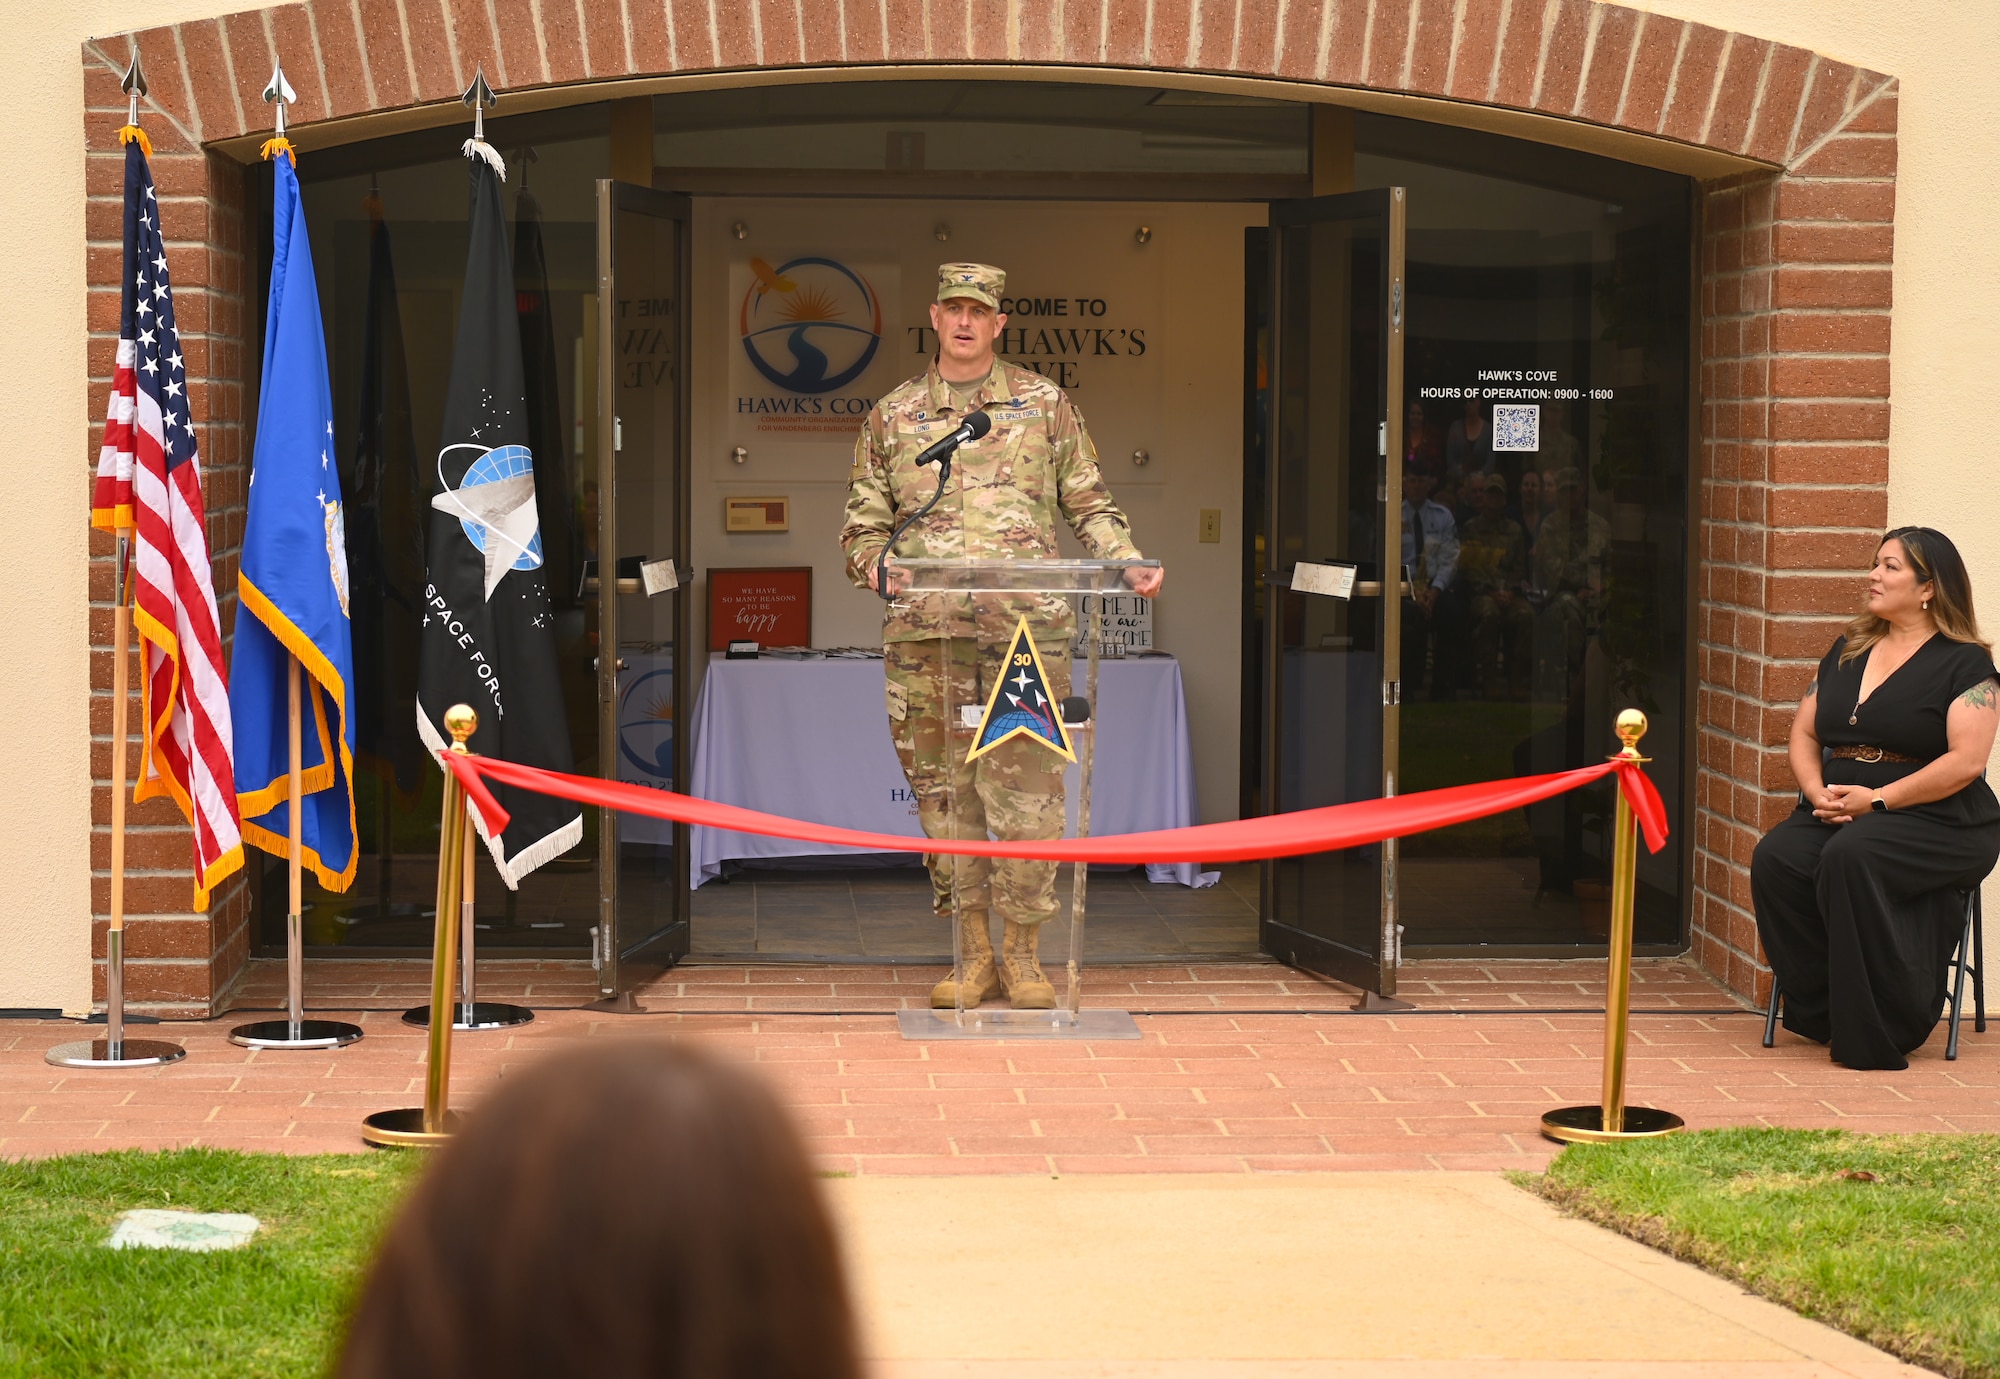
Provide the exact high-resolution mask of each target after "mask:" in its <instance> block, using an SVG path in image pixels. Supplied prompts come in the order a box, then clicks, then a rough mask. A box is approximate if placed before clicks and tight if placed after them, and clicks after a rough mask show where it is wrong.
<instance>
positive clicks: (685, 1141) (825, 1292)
mask: <svg viewBox="0 0 2000 1379" xmlns="http://www.w3.org/2000/svg"><path fill="white" fill-rule="evenodd" d="M859 1373H860V1366H859V1362H858V1361H857V1359H856V1357H855V1336H854V1327H853V1319H852V1316H851V1314H850V1312H849V1308H848V1297H847V1286H846V1282H845V1279H844V1278H843V1276H842V1273H841V1265H840V1255H839V1249H838V1245H837V1243H836V1241H835V1238H834V1233H833V1225H832V1222H831V1220H830V1219H829V1218H828V1215H827V1211H826V1207H825V1204H824V1203H823V1202H822V1201H821V1198H820V1192H819V1185H818V1183H817V1181H816V1180H815V1178H814V1176H813V1170H812V1167H811V1165H810V1163H809V1161H808V1160H807V1157H806V1153H805V1149H804V1147H803V1146H802V1145H801V1143H800V1141H799V1138H798V1135H797V1133H796V1132H795V1131H794V1130H793V1128H792V1124H791V1121H790V1118H789V1117H788V1116H787V1115H786V1113H785V1111H784V1109H783V1108H782V1107H781V1106H780V1105H779V1104H778V1102H777V1099H776V1098H775V1097H774V1096H773V1095H772V1094H771V1093H770V1092H769V1091H768V1090H766V1089H765V1087H764V1085H763V1084H762V1083H761V1082H759V1081H758V1080H756V1079H755V1078H754V1077H753V1076H752V1075H751V1074H749V1073H747V1072H744V1071H740V1070H738V1069H736V1068H734V1067H731V1066H730V1065H728V1064H725V1063H723V1062H721V1061H719V1060H717V1059H715V1058H713V1057H710V1056H708V1055H705V1054H702V1053H699V1052H697V1051H694V1050H691V1049H688V1048H685V1047H681V1046H675V1045H665V1044H660V1043H654V1042H645V1043H638V1042H633V1043H624V1042H622V1041H621V1042H619V1043H615V1044H613V1043H607V1044H603V1045H598V1046H594V1047H588V1048H584V1049H580V1050H577V1051H575V1052H570V1053H565V1054H561V1055H559V1056H556V1057H553V1058H550V1059H548V1060H547V1061H545V1062H542V1063H538V1064H536V1065H534V1066H533V1067H531V1068H530V1069H529V1070H528V1071H527V1072H525V1073H523V1074H522V1075H521V1076H520V1077H518V1078H509V1079H508V1081H507V1083H506V1085H505V1086H504V1087H503V1088H501V1090H499V1091H497V1092H495V1093H494V1094H493V1095H492V1097H491V1098H490V1099H489V1100H488V1101H486V1102H485V1103H483V1104H482V1105H481V1106H480V1107H479V1108H478V1110H477V1111H476V1112H474V1114H473V1115H472V1116H471V1117H470V1119H469V1122H468V1123H467V1125H466V1127H465V1129H464V1131H463V1132H462V1133H461V1134H460V1135H459V1136H458V1137H457V1138H455V1139H454V1140H453V1141H452V1142H451V1143H450V1144H449V1145H448V1146H447V1147H446V1148H444V1149H443V1150H442V1151H440V1152H439V1154H438V1158H437V1162H436V1163H435V1164H433V1165H432V1166H431V1167H430V1168H429V1170H428V1171H427V1172H426V1173H425V1175H424V1178H423V1181H422V1182H421V1183H420V1184H419V1185H418V1186H417V1188H416V1190H415V1191H414V1192H413V1193H412V1194H411V1196H410V1200H409V1201H408V1202H407V1203H405V1204H404V1206H403V1209H402V1211H401V1213H400V1214H399V1215H398V1216H397V1218H396V1220H395V1222H394V1223H393V1224H392V1225H391V1226H390V1228H389V1230H388V1233H387V1234H386V1235H385V1236H384V1238H383V1241H382V1245H381V1248H380V1251H379V1253H378V1254H377V1256H376V1259H375V1262H374V1265H373V1267H372V1269H371V1271H370V1273H369V1276H368V1279H367V1281H366V1283H365V1284H364V1285H363V1288H362V1293H361V1297H360V1300H359V1302H358V1304H357V1306H356V1308H355V1312H354V1317H353V1322H352V1326H351V1328H350V1330H349V1334H348V1338H347V1346H346V1350H345V1353H344V1354H343V1355H342V1357H341V1361H340V1366H339V1369H338V1374H339V1376H340V1379H403V1376H408V1377H409V1379H419V1377H421V1379H459V1377H460V1376H463V1379H516V1376H518V1377H519V1379H529V1376H534V1379H565V1377H566V1376H579V1379H581V1376H586V1375H587V1376H590V1377H591V1379H626V1377H627V1376H640V1375H645V1376H659V1377H661V1379H678V1376H688V1379H858V1375H859Z"/></svg>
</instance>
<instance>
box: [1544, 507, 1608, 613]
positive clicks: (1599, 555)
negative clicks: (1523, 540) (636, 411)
mask: <svg viewBox="0 0 2000 1379" xmlns="http://www.w3.org/2000/svg"><path fill="white" fill-rule="evenodd" d="M1610 550H1611V524H1610V523H1609V522H1607V521H1605V520H1604V519H1603V518H1602V517H1600V516H1599V515H1598V514H1596V513H1594V512H1592V511H1591V510H1590V509H1589V508H1585V509H1584V510H1583V511H1582V512H1581V513H1571V512H1570V511H1569V510H1568V509H1567V508H1558V509H1556V510H1555V511H1554V512H1552V513H1550V514H1549V515H1548V516H1547V517H1545V518H1544V519H1542V527H1541V530H1540V532H1538V533H1537V534H1536V536H1535V583H1536V585H1537V586H1538V587H1540V588H1542V589H1544V590H1546V591H1548V592H1549V593H1551V594H1581V593H1584V592H1585V591H1587V590H1590V589H1598V590H1600V591H1601V590H1602V588H1603V584H1604V558H1605V556H1606V555H1607V554H1608V553H1609V552H1610Z"/></svg>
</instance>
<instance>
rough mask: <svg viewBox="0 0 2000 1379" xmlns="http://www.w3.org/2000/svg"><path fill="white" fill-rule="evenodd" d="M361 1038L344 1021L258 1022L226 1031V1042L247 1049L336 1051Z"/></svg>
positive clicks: (352, 1026) (356, 1029)
mask: <svg viewBox="0 0 2000 1379" xmlns="http://www.w3.org/2000/svg"><path fill="white" fill-rule="evenodd" d="M360 1038H361V1026H359V1025H350V1024H348V1023H347V1022H346V1021H345V1020H301V1021H299V1022H298V1023H297V1024H296V1025H295V1024H293V1023H292V1022H291V1021H290V1020H257V1021H254V1022H253V1023H251V1024H247V1025H238V1026H237V1027H236V1028H235V1029H233V1030H231V1031H229V1042H230V1043H232V1044H238V1045H241V1046H242V1047H243V1048H246V1049H339V1048H345V1047H346V1046H347V1045H349V1044H352V1043H355V1042H356V1041H357V1040H359V1039H360Z"/></svg>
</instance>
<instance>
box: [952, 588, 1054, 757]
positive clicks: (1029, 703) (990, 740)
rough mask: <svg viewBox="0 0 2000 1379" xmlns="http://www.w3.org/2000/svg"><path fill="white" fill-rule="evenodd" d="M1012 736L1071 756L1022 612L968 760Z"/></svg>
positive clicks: (1040, 654)
mask: <svg viewBox="0 0 2000 1379" xmlns="http://www.w3.org/2000/svg"><path fill="white" fill-rule="evenodd" d="M1016 737H1030V738H1033V739H1034V740H1035V741H1037V742H1039V743H1041V744H1042V745H1043V746H1044V747H1047V748H1048V749H1049V750H1050V751H1052V752H1054V753H1055V754H1056V755H1057V756H1059V757H1061V758H1062V759H1063V760H1064V761H1075V760H1076V752H1075V750H1074V749H1072V748H1071V746H1070V741H1069V729H1068V728H1066V727H1064V726H1063V721H1062V705H1061V704H1059V703H1057V702H1056V698H1055V695H1054V694H1053V693H1051V692H1050V689H1049V676H1048V672H1047V671H1046V670H1044V669H1043V667H1042V653H1041V652H1040V651H1038V650H1036V649H1035V638H1034V634H1033V633H1032V632H1030V631H1029V630H1028V619H1027V616H1026V615H1025V614H1023V615H1022V618H1021V621H1020V624H1019V626H1017V627H1015V629H1014V640H1013V642H1012V643H1011V644H1010V645H1009V646H1008V648H1007V656H1006V659H1005V660H1004V661H1002V662H1001V668H1000V677H999V678H998V679H997V680H996V681H995V682H994V685H993V693H992V694H991V695H989V696H988V697H987V700H986V716H985V717H984V718H982V719H980V720H979V731H978V732H977V733H976V734H974V736H973V742H972V750H971V751H970V752H968V753H966V757H965V759H966V760H967V761H968V762H971V761H976V760H978V759H979V758H980V757H982V756H984V755H986V753H988V752H990V751H992V750H993V749H994V748H995V747H998V746H999V745H1000V744H1001V743H1003V742H1006V741H1009V740H1010V739H1013V738H1016Z"/></svg>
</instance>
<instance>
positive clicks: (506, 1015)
mask: <svg viewBox="0 0 2000 1379" xmlns="http://www.w3.org/2000/svg"><path fill="white" fill-rule="evenodd" d="M451 1010H452V1021H451V1027H452V1028H453V1029H512V1028H514V1026H516V1025H525V1024H528V1023H530V1022H531V1021H533V1020H534V1018H535V1012H534V1011H532V1010H529V1009H528V1008H527V1007H526V1006H516V1005H509V1004H507V1003H506V1002H505V1001H474V1002H473V1003H472V1018H470V1019H467V1018H466V1014H465V1002H463V1001H454V1002H453V1003H452V1007H451ZM403 1023H404V1024H406V1025H415V1026H416V1027H417V1028H418V1029H429V1028H430V1027H431V1007H430V1002H428V1001H426V1002H425V1003H424V1004H422V1005H420V1006H411V1007H410V1008H409V1009H408V1010H406V1011H404V1012H403Z"/></svg>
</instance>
